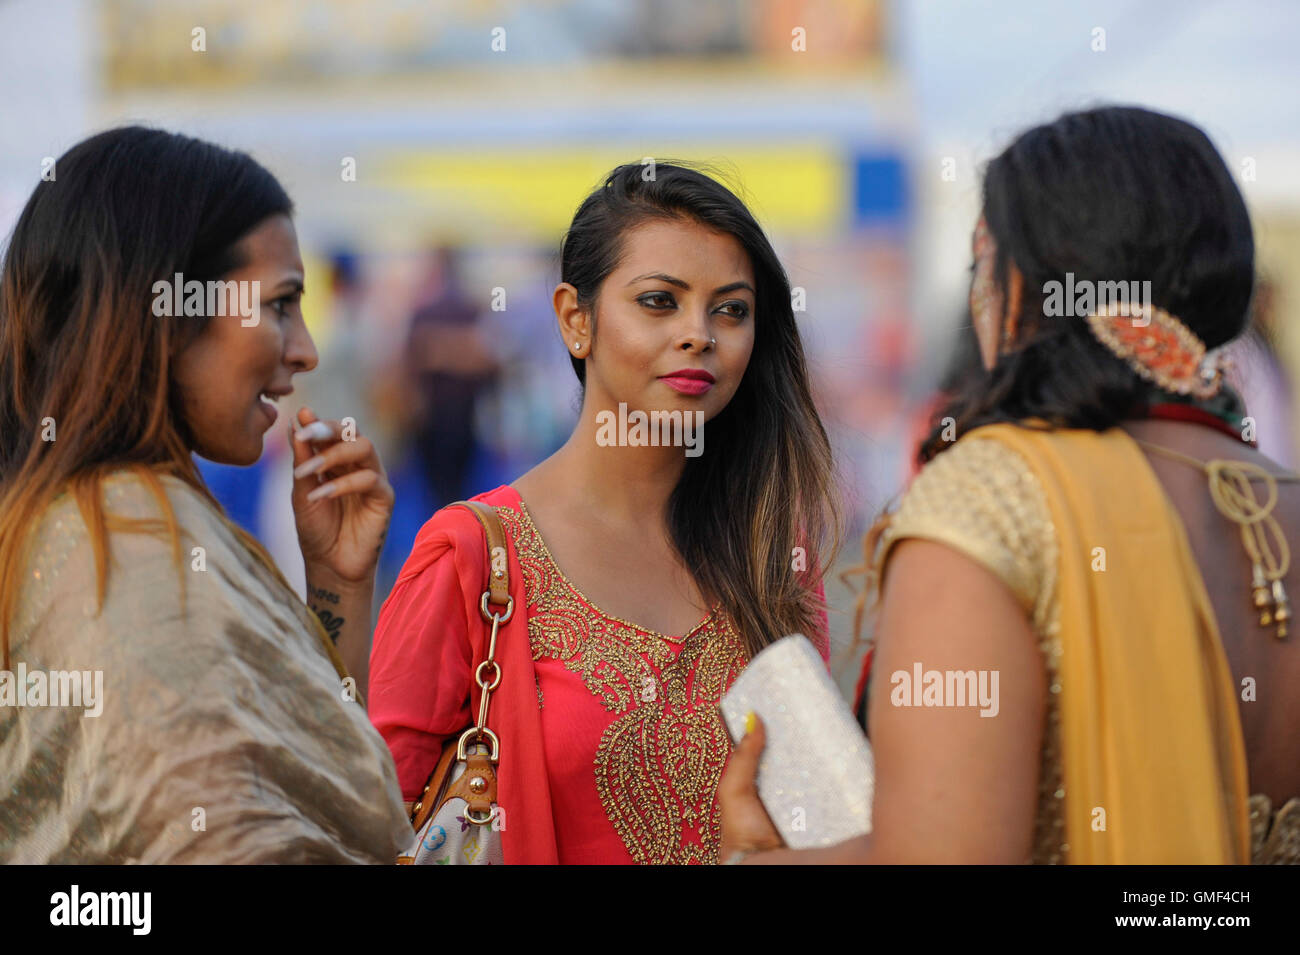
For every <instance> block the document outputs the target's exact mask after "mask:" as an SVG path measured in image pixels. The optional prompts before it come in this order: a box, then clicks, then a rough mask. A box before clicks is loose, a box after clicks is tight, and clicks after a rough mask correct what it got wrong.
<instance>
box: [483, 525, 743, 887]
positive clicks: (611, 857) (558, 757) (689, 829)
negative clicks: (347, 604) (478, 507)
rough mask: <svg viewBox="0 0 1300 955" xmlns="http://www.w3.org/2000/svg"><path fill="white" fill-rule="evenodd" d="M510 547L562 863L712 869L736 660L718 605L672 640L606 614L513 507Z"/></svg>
mask: <svg viewBox="0 0 1300 955" xmlns="http://www.w3.org/2000/svg"><path fill="white" fill-rule="evenodd" d="M497 513H498V514H499V515H500V517H501V522H502V525H503V527H504V528H505V530H506V533H507V534H508V535H509V536H510V538H511V540H512V541H513V542H514V545H515V550H516V553H517V554H518V557H519V563H520V567H521V569H522V572H523V578H524V588H525V592H526V595H527V601H528V638H529V643H530V645H531V648H532V654H533V659H534V661H535V669H536V673H537V680H538V705H539V707H541V714H542V734H543V739H544V745H545V749H546V761H547V770H548V776H549V779H550V788H551V800H552V809H553V812H554V815H555V821H556V837H557V847H558V851H559V861H560V862H561V863H562V864H565V863H610V862H620V861H621V862H637V863H715V862H717V861H718V846H719V841H720V838H721V814H720V811H719V808H718V804H717V788H718V782H719V780H720V779H721V776H722V768H723V765H724V763H725V762H726V760H727V757H728V755H729V754H730V752H731V741H730V738H729V737H728V735H727V731H726V728H725V727H724V726H723V724H722V720H721V717H720V715H719V712H718V702H719V700H720V699H721V698H722V695H723V693H725V692H726V690H727V688H728V687H729V686H730V685H731V682H732V680H733V679H735V677H736V675H737V674H739V672H740V670H741V669H742V668H743V667H744V666H745V663H746V662H747V655H746V652H745V649H744V646H743V644H742V642H741V639H740V636H739V634H737V633H736V631H735V629H734V627H733V626H732V625H731V623H730V622H729V620H728V619H727V618H726V616H725V615H724V614H723V613H722V612H721V611H720V610H719V608H717V607H716V606H715V607H714V608H713V609H712V610H711V611H710V613H709V614H708V616H707V617H705V619H704V620H702V621H700V623H699V624H697V625H696V626H695V627H694V628H693V629H692V630H691V631H690V632H689V633H687V634H685V635H684V636H681V637H671V636H666V635H664V634H660V633H655V632H653V631H650V630H647V629H645V628H644V627H640V626H638V625H636V624H634V623H632V622H630V621H627V620H622V619H620V618H618V617H614V616H612V615H610V614H607V613H605V612H603V611H602V610H600V609H599V608H598V607H596V606H595V605H594V604H592V603H591V601H590V600H588V599H587V598H586V597H584V596H583V594H582V593H581V592H580V591H579V590H578V589H577V588H576V587H575V586H574V585H573V584H572V583H571V582H570V581H569V579H568V578H567V577H565V575H564V573H563V572H562V571H561V570H560V568H559V567H558V566H557V564H556V563H555V561H554V559H553V558H552V557H551V554H550V552H549V551H548V550H547V549H546V545H545V543H544V542H543V541H542V538H541V535H540V534H539V533H538V532H537V528H536V527H535V526H534V525H533V522H532V519H531V518H530V517H529V515H528V510H527V507H526V506H525V505H524V504H523V502H522V501H521V502H520V503H519V509H518V510H516V509H514V508H512V507H508V506H504V505H503V506H499V507H498V508H497Z"/></svg>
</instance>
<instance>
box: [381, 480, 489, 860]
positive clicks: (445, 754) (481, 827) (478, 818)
mask: <svg viewBox="0 0 1300 955" xmlns="http://www.w3.org/2000/svg"><path fill="white" fill-rule="evenodd" d="M448 506H449V507H464V508H467V509H468V510H469V511H470V512H471V513H473V515H474V516H475V517H477V518H478V520H479V523H480V524H482V525H483V533H484V534H485V535H486V537H487V552H488V589H487V590H485V591H484V592H483V596H482V598H480V600H479V611H480V613H482V615H483V619H484V620H485V621H487V624H488V626H489V627H491V634H490V636H489V638H488V648H487V657H486V658H485V659H484V660H483V661H482V662H480V663H479V665H478V668H477V669H476V670H475V671H474V680H475V682H477V683H478V685H479V687H480V688H481V689H482V691H483V695H482V698H481V699H480V701H479V707H478V719H477V720H476V721H475V722H474V723H473V724H471V725H470V726H469V727H468V728H467V729H465V730H464V732H462V733H459V734H458V735H456V736H453V737H450V738H449V739H448V740H447V742H446V743H445V744H444V746H443V748H442V754H441V756H440V757H439V759H438V763H437V765H436V766H435V767H434V769H433V772H432V773H430V774H429V781H428V783H426V784H425V787H424V792H423V793H422V794H421V795H420V798H419V799H418V800H416V802H415V806H414V807H413V808H412V810H411V826H412V828H413V829H414V830H415V836H414V838H413V840H412V841H411V843H410V845H409V847H408V848H407V850H406V852H405V853H404V854H402V855H399V856H398V857H397V862H398V864H399V865H502V864H503V863H504V862H505V856H504V854H503V853H502V850H501V831H502V830H503V829H505V814H504V812H503V811H502V810H501V808H500V807H499V806H498V805H497V804H496V798H497V775H496V766H497V762H498V759H499V757H500V755H501V742H500V740H499V739H497V735H496V733H494V732H492V730H491V729H489V728H488V725H487V718H488V705H489V703H490V702H491V700H492V691H493V690H495V689H496V688H497V686H498V685H499V684H500V683H501V665H500V664H499V663H497V662H496V648H497V630H498V629H499V628H500V626H501V624H503V623H505V622H506V621H507V620H509V619H510V618H511V617H512V616H513V615H514V612H515V602H514V598H513V597H511V596H510V573H509V567H508V561H507V559H506V535H505V531H504V530H503V529H502V527H501V519H500V518H499V517H497V513H496V510H495V509H494V508H492V507H489V506H488V505H487V504H484V503H482V502H481V501H457V502H456V503H455V504H450V505H448ZM501 608H504V610H502V609H501Z"/></svg>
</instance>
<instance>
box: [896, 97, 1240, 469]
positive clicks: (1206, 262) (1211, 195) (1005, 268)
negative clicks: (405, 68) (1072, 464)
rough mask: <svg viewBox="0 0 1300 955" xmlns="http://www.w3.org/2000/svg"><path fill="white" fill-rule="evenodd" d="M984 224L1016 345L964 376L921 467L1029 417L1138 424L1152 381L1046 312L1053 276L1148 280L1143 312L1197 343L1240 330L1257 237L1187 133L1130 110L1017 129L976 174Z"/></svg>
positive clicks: (1233, 194) (1221, 168)
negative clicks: (1173, 320) (1016, 274)
mask: <svg viewBox="0 0 1300 955" xmlns="http://www.w3.org/2000/svg"><path fill="white" fill-rule="evenodd" d="M984 220H985V222H986V223H987V225H988V230H989V232H990V234H991V235H992V236H993V239H994V240H995V242H996V244H997V256H996V260H995V265H994V275H995V281H996V282H997V284H998V286H999V288H1000V289H1001V290H1002V295H1003V301H1007V289H1008V286H1009V280H1010V274H1011V266H1012V264H1013V263H1014V265H1015V267H1016V268H1017V269H1018V270H1019V271H1020V273H1021V275H1022V276H1024V283H1023V290H1022V294H1021V303H1020V312H1019V316H1018V320H1019V331H1018V333H1017V337H1016V341H1015V342H1014V344H1013V346H1012V347H1011V348H1010V349H1007V350H1005V351H1004V352H1003V353H1002V354H1001V355H1000V356H999V357H998V361H997V364H996V365H995V366H994V367H993V369H992V370H991V371H990V372H988V374H987V375H976V376H972V379H971V381H970V385H969V386H968V387H966V388H965V389H963V390H961V391H960V392H959V393H957V394H956V395H955V396H954V397H953V399H952V401H951V402H950V403H949V405H948V406H947V407H946V408H944V409H943V410H941V411H940V412H939V414H938V419H939V420H938V421H936V422H935V423H934V428H933V430H932V432H931V434H930V435H929V437H928V438H927V439H926V440H925V442H924V443H923V444H922V446H921V449H920V454H919V458H920V460H921V462H922V463H924V462H925V461H928V460H930V459H931V458H933V457H934V456H935V455H937V454H940V453H942V452H943V451H944V450H945V449H946V448H948V447H950V446H951V445H952V443H953V442H951V441H946V440H944V438H943V434H942V432H943V427H942V423H941V419H942V418H944V417H947V416H951V417H952V418H953V419H954V420H955V421H956V431H957V434H958V435H959V436H960V435H963V434H967V433H969V432H970V431H971V430H972V429H974V428H977V427H979V426H980V425H984V424H992V423H994V422H999V421H1004V422H1016V423H1020V422H1023V421H1025V420H1026V419H1029V418H1041V419H1042V420H1043V421H1045V422H1047V423H1048V424H1049V425H1050V426H1051V427H1058V428H1087V429H1091V430H1093V431H1105V430H1106V429H1107V428H1111V427H1114V426H1115V425H1117V424H1119V422H1120V421H1122V420H1124V419H1125V418H1130V417H1135V416H1140V415H1141V414H1142V413H1143V412H1144V409H1145V406H1146V405H1147V403H1148V400H1149V399H1150V397H1151V395H1152V393H1153V387H1152V386H1151V385H1150V384H1149V383H1148V382H1146V381H1145V380H1144V379H1142V378H1140V377H1139V376H1138V375H1137V373H1136V372H1134V371H1133V370H1132V369H1131V368H1130V367H1129V366H1128V365H1126V364H1125V363H1124V362H1123V361H1122V360H1120V359H1119V358H1118V357H1116V356H1115V355H1114V354H1113V353H1112V352H1110V351H1109V350H1108V349H1107V348H1106V347H1105V346H1104V345H1102V344H1101V343H1100V342H1099V341H1098V340H1097V339H1096V337H1095V336H1094V335H1093V334H1092V332H1091V331H1090V330H1089V328H1088V326H1087V323H1085V322H1083V321H1081V320H1078V319H1072V318H1061V317H1049V316H1047V315H1046V314H1045V310H1044V300H1045V298H1046V292H1045V287H1046V286H1047V283H1049V282H1057V283H1061V282H1063V281H1065V277H1066V273H1072V274H1073V276H1074V281H1075V282H1076V283H1078V282H1080V281H1088V282H1093V283H1102V282H1117V281H1118V282H1141V281H1148V282H1150V283H1151V301H1152V304H1154V305H1156V306H1158V307H1160V308H1163V309H1165V310H1166V311H1168V312H1170V313H1171V314H1173V315H1176V316H1177V317H1178V318H1180V319H1181V320H1182V321H1183V323H1184V324H1185V325H1186V326H1187V327H1188V328H1190V329H1191V330H1192V331H1193V332H1195V333H1196V335H1197V336H1198V337H1199V338H1200V339H1201V341H1203V342H1204V343H1205V345H1206V347H1207V348H1217V347H1219V346H1221V345H1224V344H1226V343H1227V342H1229V341H1231V340H1232V339H1234V338H1236V337H1237V336H1238V335H1240V334H1241V333H1242V331H1244V330H1245V328H1246V324H1247V320H1248V317H1249V307H1250V297H1251V290H1252V288H1253V286H1254V279H1255V240H1254V235H1253V232H1252V230H1251V225H1250V216H1249V214H1248V213H1247V211H1246V203H1245V201H1244V200H1243V199H1242V196H1241V191H1240V190H1239V189H1238V188H1237V185H1236V183H1235V182H1233V179H1232V174H1231V173H1230V172H1229V171H1228V167H1227V165H1226V164H1225V163H1224V161H1223V157H1222V156H1220V155H1219V153H1218V151H1217V150H1216V149H1215V148H1214V145H1213V144H1212V143H1211V142H1210V140H1209V138H1208V137H1207V136H1206V135H1205V133H1204V132H1202V131H1201V130H1200V129H1199V128H1197V127H1196V126H1193V125H1192V124H1191V123H1188V122H1185V121H1184V120H1181V119H1175V118H1174V117H1172V116H1165V115H1163V114H1161V113H1155V112H1151V111H1150V110H1146V109H1140V108H1137V107H1120V106H1112V107H1105V108H1100V109H1092V110H1087V111H1084V112H1077V113H1067V114H1065V115H1064V116H1061V117H1060V118H1059V119H1057V120H1056V121H1055V122H1053V123H1048V124H1047V125H1044V126H1036V127H1034V128H1033V129H1031V130H1029V131H1028V132H1026V133H1023V134H1022V135H1020V136H1019V137H1017V138H1016V140H1015V141H1014V142H1013V143H1012V144H1011V145H1010V146H1008V147H1007V148H1006V149H1005V150H1004V151H1003V152H1002V154H1001V155H999V156H998V157H997V158H995V159H993V160H992V161H991V162H990V163H989V165H988V168H987V171H986V172H985V175H984Z"/></svg>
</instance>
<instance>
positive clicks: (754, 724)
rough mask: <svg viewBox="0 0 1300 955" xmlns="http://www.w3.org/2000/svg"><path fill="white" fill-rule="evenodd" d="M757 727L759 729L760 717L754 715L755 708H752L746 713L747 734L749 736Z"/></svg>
mask: <svg viewBox="0 0 1300 955" xmlns="http://www.w3.org/2000/svg"><path fill="white" fill-rule="evenodd" d="M756 729H758V717H757V716H755V715H754V711H753V710H750V711H749V712H748V713H746V714H745V735H746V736H748V735H749V734H750V733H752V732H754V730H756Z"/></svg>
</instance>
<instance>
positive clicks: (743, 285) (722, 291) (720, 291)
mask: <svg viewBox="0 0 1300 955" xmlns="http://www.w3.org/2000/svg"><path fill="white" fill-rule="evenodd" d="M740 289H746V290H747V291H748V292H749V293H750V294H751V295H753V296H755V297H757V296H758V293H757V292H755V291H754V286H752V285H750V284H749V283H748V282H732V283H731V284H730V285H723V286H721V287H720V288H715V289H714V290H713V294H714V295H726V294H727V293H728V292H737V291H739V290H740Z"/></svg>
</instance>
